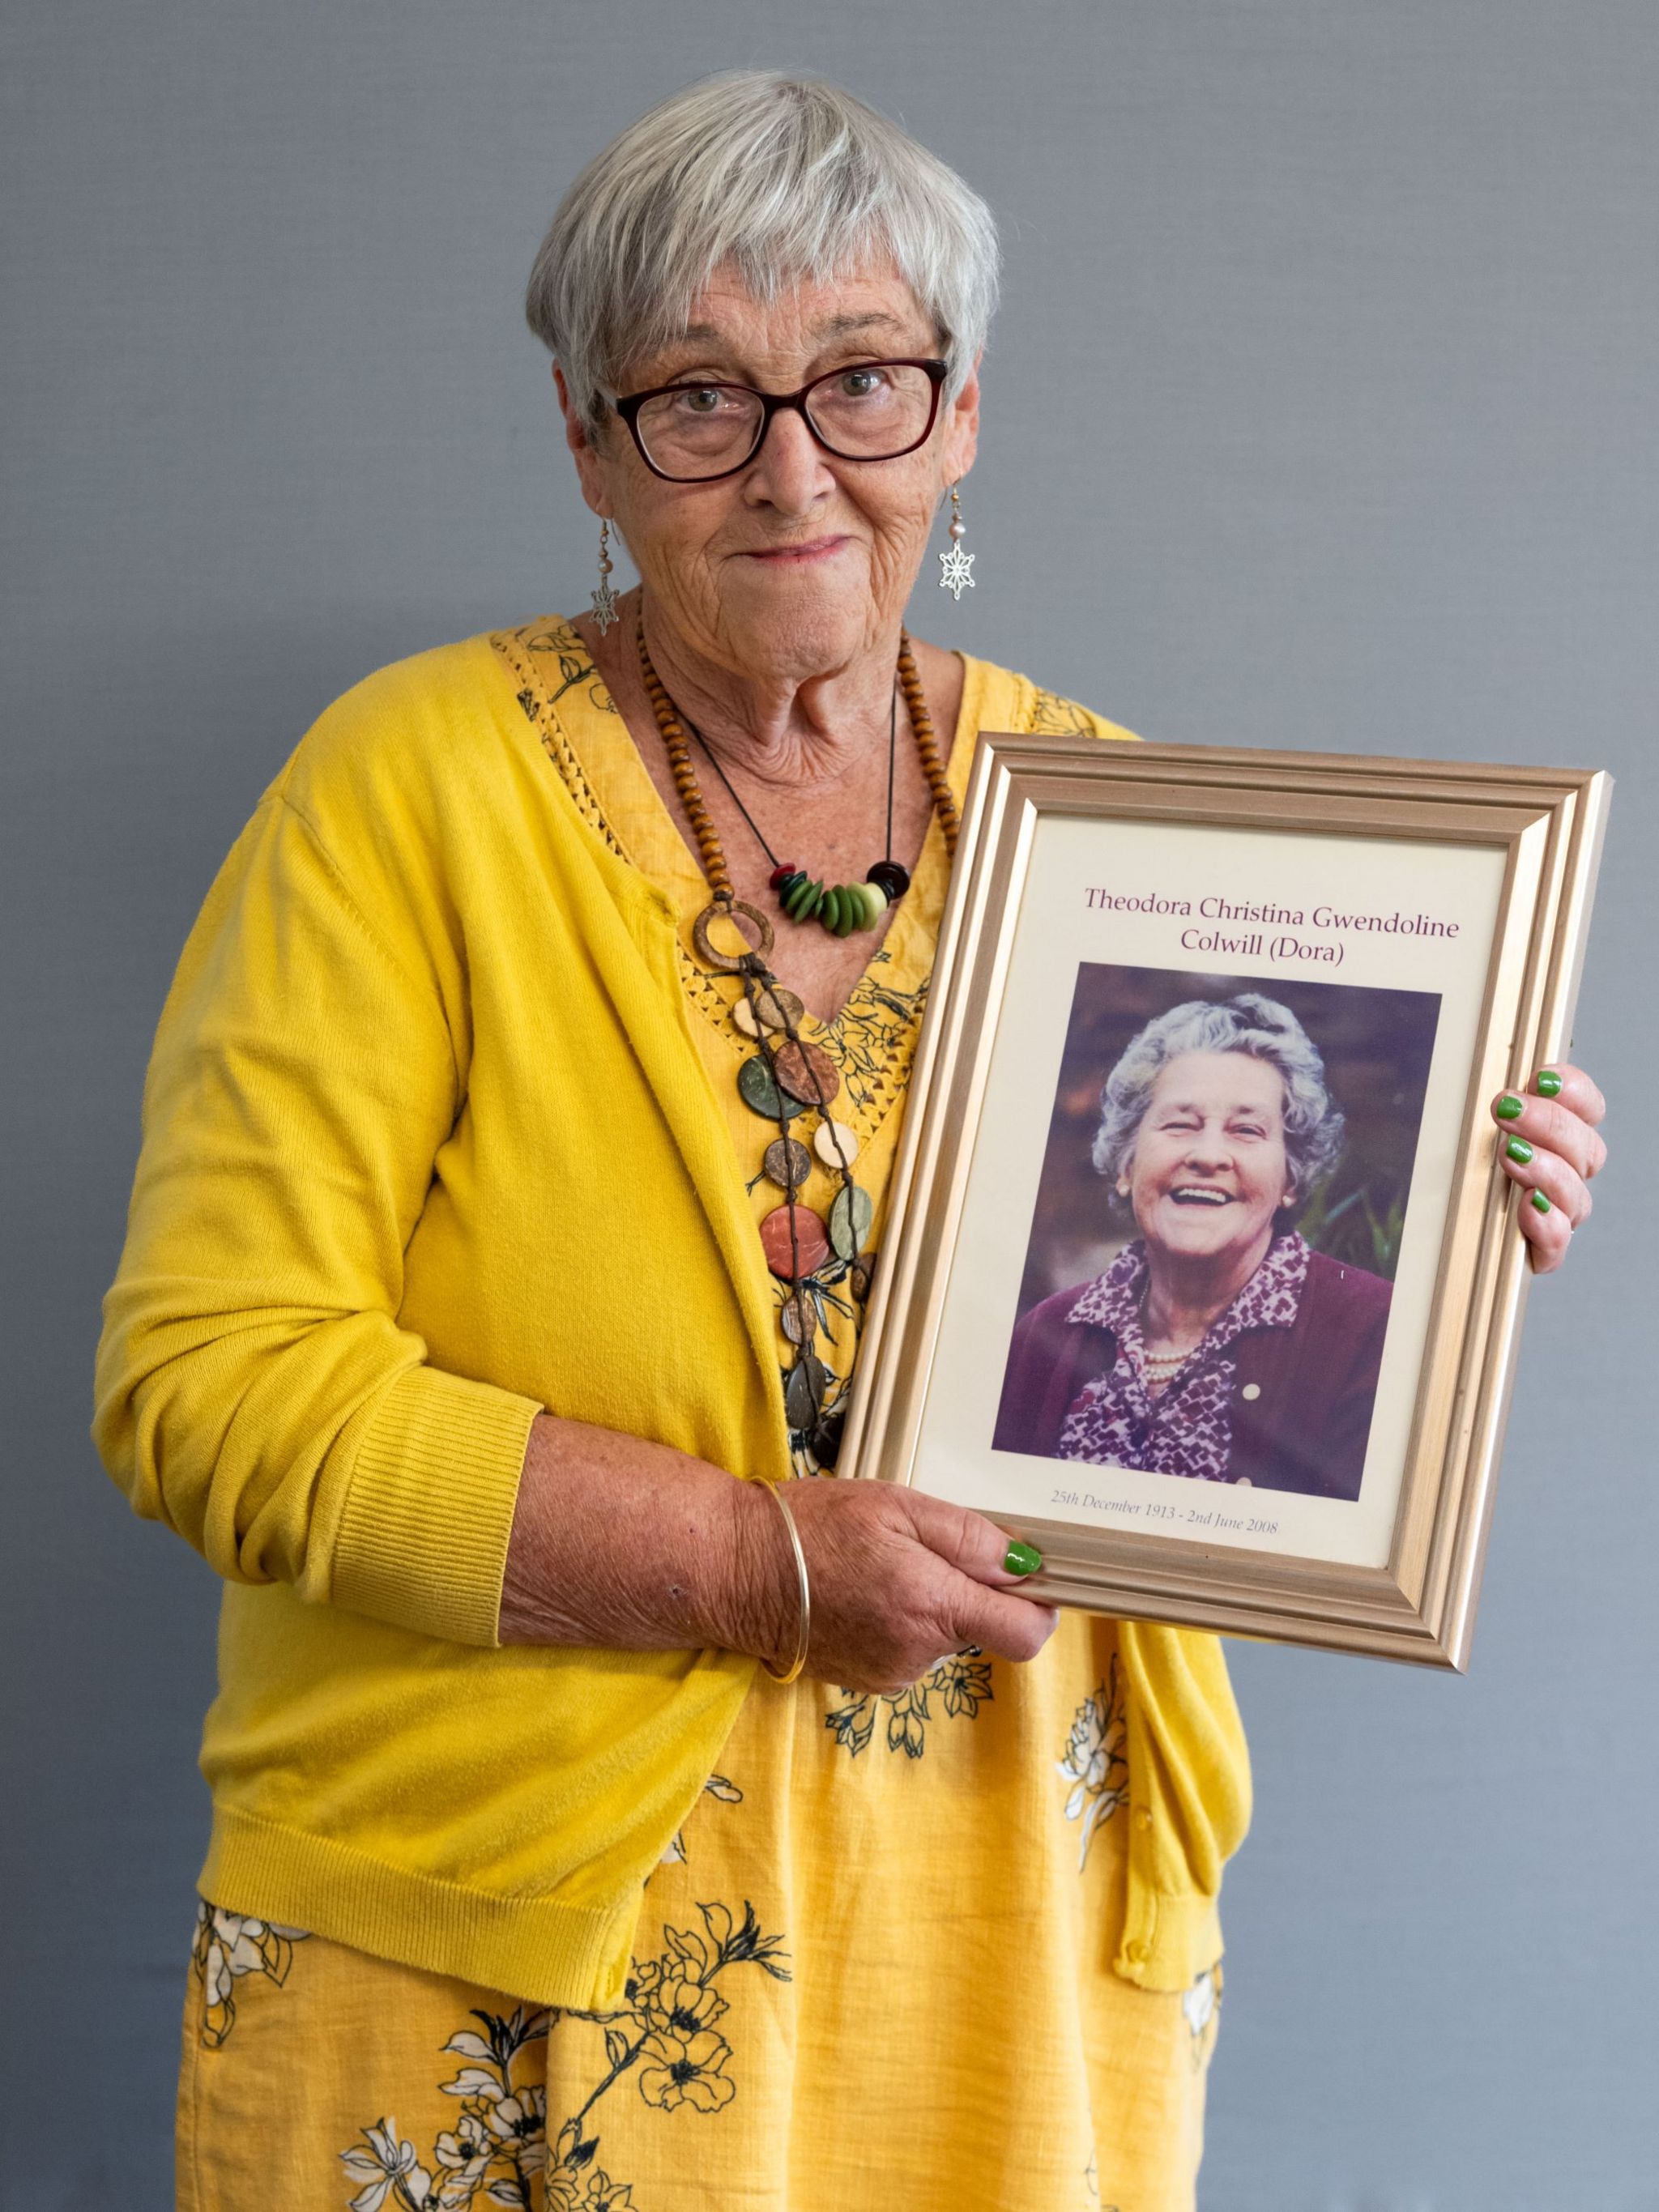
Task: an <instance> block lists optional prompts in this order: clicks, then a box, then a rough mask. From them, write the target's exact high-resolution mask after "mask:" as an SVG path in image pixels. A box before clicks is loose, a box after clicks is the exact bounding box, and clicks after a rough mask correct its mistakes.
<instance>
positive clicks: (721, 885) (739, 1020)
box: [635, 623, 958, 1467]
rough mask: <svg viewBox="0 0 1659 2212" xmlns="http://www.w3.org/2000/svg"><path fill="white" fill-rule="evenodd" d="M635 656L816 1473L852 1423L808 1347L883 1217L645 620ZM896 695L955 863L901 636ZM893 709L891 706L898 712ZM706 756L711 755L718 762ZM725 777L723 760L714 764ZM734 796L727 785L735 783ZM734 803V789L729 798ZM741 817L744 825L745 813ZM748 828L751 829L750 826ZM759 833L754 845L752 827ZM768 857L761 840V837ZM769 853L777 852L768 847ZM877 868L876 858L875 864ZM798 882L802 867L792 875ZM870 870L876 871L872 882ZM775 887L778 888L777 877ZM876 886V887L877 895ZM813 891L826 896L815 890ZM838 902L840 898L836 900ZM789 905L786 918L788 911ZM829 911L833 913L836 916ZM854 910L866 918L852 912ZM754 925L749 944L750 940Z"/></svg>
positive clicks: (861, 1283) (939, 779) (862, 1275)
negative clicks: (723, 995)
mask: <svg viewBox="0 0 1659 2212" xmlns="http://www.w3.org/2000/svg"><path fill="white" fill-rule="evenodd" d="M635 642H636V644H637V646H638V648H639V659H640V673H641V677H642V678H643V679H644V683H645V690H646V695H647V697H648V698H649V700H650V702H651V708H652V712H653V714H654V715H655V716H656V720H657V727H658V730H659V732H661V735H662V740H663V744H664V745H665V747H666V749H667V752H668V761H669V766H670V768H671V770H672V772H673V777H674V788H675V790H676V791H677V792H678V794H679V799H680V805H681V806H682V807H683V808H684V812H685V817H686V820H687V821H688V823H690V827H691V832H692V835H693V836H694V837H695V838H696V843H697V851H698V854H699V855H700V856H701V859H702V871H703V874H704V876H705V878H707V880H708V888H709V891H710V893H711V896H710V898H709V902H708V905H707V906H706V907H705V908H703V910H702V913H701V914H700V915H698V916H697V918H696V921H694V922H693V923H692V925H691V941H692V943H693V945H695V946H696V952H697V957H698V958H699V960H701V961H702V963H703V965H704V966H705V967H706V968H708V969H713V970H714V973H716V974H717V975H736V976H737V977H738V979H739V981H740V983H741V986H742V990H743V996H742V998H740V999H739V1000H738V1002H737V1004H736V1006H734V1007H733V1008H732V1019H733V1020H734V1021H735V1022H736V1024H737V1025H738V1028H739V1029H740V1030H742V1031H743V1032H744V1035H745V1036H750V1037H752V1038H753V1039H754V1041H755V1045H756V1050H755V1052H754V1053H753V1054H752V1055H751V1056H750V1058H749V1059H747V1060H744V1063H743V1065H742V1066H740V1067H739V1068H738V1092H739V1094H740V1096H741V1097H742V1098H743V1101H744V1104H745V1105H746V1106H747V1107H748V1108H749V1109H750V1111H751V1112H752V1113H755V1114H757V1115H760V1116H761V1117H762V1118H763V1120H765V1121H773V1122H775V1123H776V1125H777V1131H778V1133H777V1135H776V1137H775V1139H773V1141H772V1142H771V1143H770V1144H769V1145H768V1146H767V1148H766V1154H765V1158H764V1159H763V1162H762V1173H763V1175H764V1176H765V1177H766V1179H767V1180H768V1181H769V1182H772V1183H775V1184H776V1185H777V1187H778V1188H779V1189H781V1191H782V1193H783V1203H782V1205H781V1206H775V1207H774V1209H773V1211H772V1212H770V1213H769V1214H768V1215H767V1216H766V1218H765V1219H764V1220H763V1222H762V1223H761V1229H760V1235H761V1248H762V1249H763V1252H764V1254H765V1255H766V1264H767V1266H768V1267H769V1269H770V1270H771V1272H772V1273H773V1274H774V1275H775V1276H776V1277H777V1278H778V1279H779V1280H780V1281H781V1282H782V1283H783V1284H785V1285H787V1291H786V1294H785V1297H784V1301H783V1310H782V1315H781V1321H782V1326H783V1333H784V1334H785V1336H786V1337H787V1339H788V1340H789V1342H790V1343H791V1344H792V1345H793V1346H794V1348H795V1357H794V1361H793V1364H792V1366H791V1367H790V1369H789V1370H788V1372H787V1375H786V1376H785V1378H784V1392H783V1402H784V1413H785V1416H786V1418H787V1421H788V1423H789V1426H790V1427H791V1429H792V1430H794V1431H797V1432H799V1434H800V1435H801V1436H802V1437H804V1438H805V1442H806V1444H807V1448H808V1449H809V1450H810V1451H811V1455H812V1457H813V1459H814V1460H815V1461H816V1462H817V1464H818V1465H819V1466H820V1467H833V1466H834V1465H835V1463H836V1458H837V1456H838V1455H839V1454H840V1450H841V1433H842V1427H843V1425H844V1423H845V1418H846V1417H845V1415H844V1413H842V1411H841V1410H840V1409H839V1407H838V1408H837V1409H836V1411H834V1412H830V1411H829V1410H827V1408H826V1404H825V1394H826V1392H827V1390H828V1388H829V1383H830V1382H831V1381H832V1379H833V1378H832V1376H831V1375H830V1371H829V1368H828V1367H827V1366H826V1365H825V1364H824V1363H823V1361H822V1360H821V1359H819V1358H817V1356H816V1354H815V1352H814V1351H813V1346H814V1344H815V1342H816V1340H817V1333H818V1328H819V1323H820V1320H821V1318H822V1309H821V1307H820V1304H819V1300H820V1299H821V1297H823V1295H824V1294H825V1293H826V1292H827V1291H829V1290H831V1289H832V1288H833V1287H834V1286H835V1285H837V1284H839V1283H841V1282H843V1281H845V1282H848V1284H849V1285H850V1287H851V1290H852V1292H853V1295H854V1297H855V1298H856V1299H857V1300H858V1301H859V1303H860V1305H862V1304H864V1302H865V1301H866V1299H867V1298H868V1297H869V1295H870V1285H871V1282H872V1276H873V1271H874V1267H875V1259H874V1255H873V1254H872V1253H870V1252H868V1251H867V1250H866V1246H867V1243H868V1240H869V1236H870V1228H871V1224H872V1221H873V1219H874V1217H875V1208H874V1206H873V1205H872V1202H871V1199H870V1194H869V1193H868V1192H867V1191H866V1190H863V1189H861V1188H860V1186H859V1184H858V1183H857V1182H855V1181H854V1176H853V1162H854V1160H855V1159H856V1158H857V1157H858V1149H859V1146H858V1139H857V1137H856V1136H855V1135H854V1132H853V1131H852V1130H851V1129H850V1128H848V1127H847V1126H846V1124H845V1123H843V1122H841V1121H835V1120H834V1119H833V1118H832V1117H831V1115H830V1113H829V1108H830V1106H831V1105H832V1104H833V1103H834V1102H835V1099H836V1095H837V1093H838V1092H839V1091H840V1090H841V1074H840V1071H839V1070H838V1069H837V1068H836V1063H835V1061H834V1060H831V1059H830V1057H829V1054H828V1053H827V1052H825V1051H824V1049H823V1047H822V1046H821V1045H816V1044H813V1043H812V1042H811V1041H810V1040H809V1039H808V1038H806V1037H804V1036H802V1035H801V1034H800V1027H799V1024H800V1022H801V1019H802V1018H803V1016H804V1015H805V1011H806V1010H805V1006H804V1005H803V1004H802V1002H801V1000H799V998H797V997H796V995H795V994H794V993H793V991H788V990H786V989H785V988H784V987H783V986H782V985H781V983H780V982H779V981H778V979H777V977H776V976H775V975H774V974H773V973H772V970H771V969H770V967H769V965H768V961H769V957H770V954H771V951H772V947H773V945H774V943H775V937H774V933H773V928H772V924H771V922H770V921H769V920H768V918H767V916H766V915H763V913H762V912H761V911H760V909H759V908H758V907H753V906H750V905H749V904H748V903H747V902H746V901H744V900H743V899H740V898H738V896H737V893H736V892H735V890H733V888H732V877H731V872H730V871H729V870H728V868H727V867H726V851H725V848H724V847H723V845H722V844H721V842H720V832H719V830H718V829H716V828H715V827H714V817H712V816H711V815H710V813H709V811H708V806H707V805H705V803H704V800H703V796H702V790H701V789H700V787H699V786H698V783H697V776H696V769H695V768H694V766H693V765H692V759H691V747H690V741H689V740H688V738H687V736H686V725H685V722H684V717H683V716H682V715H681V714H680V713H679V711H678V708H676V707H675V705H674V702H673V701H672V700H671V698H670V697H669V696H668V693H667V691H666V690H665V689H664V686H663V684H662V681H661V679H660V678H659V676H658V674H657V671H656V670H655V669H654V668H653V666H652V665H651V655H650V653H649V651H648V650H647V646H646V642H645V627H644V624H643V623H641V624H640V625H639V627H638V629H636V631H635ZM898 674H899V688H900V690H902V692H903V694H904V703H905V706H906V708H907V709H908V713H909V717H910V726H911V729H912V731H913V732H914V733H915V740H916V748H917V750H918V752H919V753H920V754H921V764H922V772H923V774H924V775H925V776H926V777H927V787H928V789H929V791H930V793H932V795H933V810H934V811H935V813H936V814H937V815H938V816H939V826H940V828H941V829H943V830H944V833H945V848H946V850H947V851H948V852H949V853H950V854H951V855H952V856H953V857H954V855H955V853H956V848H957V829H958V819H957V805H956V800H955V798H954V797H953V795H952V793H951V787H950V785H949V783H948V782H947V781H946V779H945V765H944V763H943V762H942V760H941V759H940V758H939V744H938V741H937V739H936V738H934V735H933V719H932V717H931V715H930V714H928V711H927V700H926V698H925V697H924V696H923V693H922V689H921V678H920V676H919V675H918V674H917V672H916V665H915V655H914V653H912V652H911V649H910V641H909V639H908V637H907V636H904V635H902V634H901V638H900V644H899V665H898ZM895 712H896V710H895ZM888 736H889V769H890V770H891V760H892V739H893V730H892V727H891V726H890V728H889V732H888ZM710 757H711V759H712V757H713V756H712V755H711V756H710ZM715 766H716V769H717V771H718V766H719V764H718V763H715ZM727 788H728V789H730V786H729V785H728V786H727ZM732 798H733V799H734V800H735V799H736V798H737V794H736V793H735V792H733V793H732ZM744 819H745V820H747V819H748V817H747V815H746V813H745V815H744ZM890 823H891V775H890V778H889V824H890ZM750 828H751V829H753V828H754V824H753V823H750ZM755 834H756V836H757V838H759V836H760V833H759V831H758V830H757V831H756V833H755ZM888 836H889V858H890V848H891V827H890V826H889V833H888ZM760 842H761V846H762V849H763V851H764V850H766V845H765V840H764V839H763V838H762V839H761V840H760ZM767 857H768V858H769V859H770V858H771V857H772V856H771V854H770V853H769V852H768V854H767ZM890 865H891V866H892V868H893V872H894V873H895V874H896V875H897V876H899V877H902V878H903V881H902V884H901V885H900V886H899V890H897V891H896V893H895V894H894V896H902V891H903V890H905V889H908V884H909V877H908V874H907V873H906V872H905V871H904V870H903V869H902V868H901V867H898V866H897V864H896V863H891V862H890ZM877 866H878V867H879V866H882V864H881V863H879V862H878V864H877ZM790 873H796V874H801V876H802V880H803V881H805V875H804V872H800V871H791V872H790ZM871 875H872V878H873V877H874V875H875V870H874V869H872V871H871ZM773 888H774V889H775V890H777V889H778V888H779V884H778V881H777V879H776V873H775V879H774V884H773ZM834 888H835V890H836V893H841V892H843V891H845V892H847V893H848V896H849V897H851V896H854V895H855V894H861V893H862V892H864V891H865V890H868V889H870V888H872V886H871V884H858V885H854V886H852V887H850V888H849V887H848V886H846V885H836V886H835V887H834ZM876 888H877V889H878V890H880V888H881V887H880V886H879V885H878V886H876ZM814 889H815V890H817V891H819V892H822V890H823V886H822V885H821V884H819V885H816V886H814ZM889 903H890V901H889V899H888V897H887V896H882V902H881V906H880V907H878V908H875V909H874V912H873V913H872V915H871V918H870V920H869V921H865V920H864V919H863V918H862V915H861V913H860V918H859V919H858V920H856V921H852V922H849V923H848V927H846V928H842V927H839V926H838V925H839V922H840V920H841V915H840V914H838V913H836V916H835V920H833V921H830V920H828V919H826V917H825V916H824V915H823V912H822V911H821V910H819V909H814V910H813V911H812V912H811V913H810V914H809V913H805V912H803V913H800V914H798V915H796V916H795V917H794V918H796V919H799V920H806V919H817V920H820V921H823V922H824V926H825V927H829V928H833V929H834V930H835V932H836V934H837V935H840V936H846V935H848V934H849V933H850V932H851V930H852V929H854V928H858V927H864V928H868V927H872V926H873V922H874V921H875V919H876V918H877V917H878V915H880V913H881V912H882V911H883V910H884V908H885V907H886V906H887V905H888V904H889ZM837 905H839V900H837ZM785 910H786V911H789V910H790V909H789V908H788V905H787V902H786V908H785ZM831 911H832V913H833V912H834V911H835V909H833V908H832V910H831ZM854 911H855V912H857V911H859V909H858V908H854ZM718 921H726V922H730V923H731V924H732V927H735V928H736V929H737V930H738V934H739V935H740V936H741V937H742V938H743V939H744V944H745V950H744V951H742V952H740V953H729V952H722V951H720V948H719V947H718V946H717V945H715V944H714V942H713V940H712V939H711V938H710V935H709V931H710V928H711V927H712V926H713V925H714V923H715V922H718ZM751 929H752V931H753V933H754V942H753V944H752V945H750V944H749V942H748V939H749V934H750V930H751ZM809 1111H811V1112H816V1113H817V1116H818V1126H817V1129H816V1131H815V1132H814V1134H813V1141H812V1151H811V1152H809V1151H808V1150H807V1147H806V1146H805V1144H803V1143H802V1142H801V1140H800V1139H799V1137H798V1136H796V1135H795V1134H794V1133H793V1130H792V1128H791V1126H790V1125H791V1123H792V1122H793V1121H794V1120H795V1119H796V1118H797V1116H799V1115H803V1114H805V1113H807V1112H809ZM812 1152H816V1153H817V1157H818V1158H819V1159H820V1160H821V1161H822V1162H823V1164H824V1166H825V1167H827V1168H828V1169H829V1170H830V1172H831V1173H832V1174H834V1175H836V1176H838V1177H839V1179H840V1186H841V1187H840V1188H839V1189H838V1190H837V1192H836V1197H835V1200H834V1202H833V1204H832V1205H831V1206H830V1208H829V1218H828V1219H827V1220H826V1219H825V1218H823V1216H822V1215H821V1214H819V1213H817V1212H814V1210H813V1209H812V1208H811V1206H804V1205H802V1204H800V1203H799V1199H798V1196H797V1194H798V1193H799V1191H800V1189H801V1188H803V1186H804V1185H805V1182H806V1180H807V1177H808V1176H810V1175H811V1171H812Z"/></svg>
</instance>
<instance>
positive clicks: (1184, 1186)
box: [1170, 1182, 1233, 1206]
mask: <svg viewBox="0 0 1659 2212" xmlns="http://www.w3.org/2000/svg"><path fill="white" fill-rule="evenodd" d="M1170 1200H1171V1201H1172V1203H1173V1204H1175V1205H1176V1206H1231V1204H1232V1202H1233V1200H1232V1193H1231V1191H1226V1190H1213V1189H1212V1188H1210V1186H1209V1185H1208V1184H1207V1183H1198V1182H1182V1183H1177V1184H1176V1187H1175V1188H1174V1189H1173V1190H1172V1191H1171V1192H1170Z"/></svg>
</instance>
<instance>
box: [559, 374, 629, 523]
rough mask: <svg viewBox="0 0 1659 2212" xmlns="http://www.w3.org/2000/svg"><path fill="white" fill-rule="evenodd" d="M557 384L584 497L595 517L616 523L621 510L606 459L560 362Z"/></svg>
mask: <svg viewBox="0 0 1659 2212" xmlns="http://www.w3.org/2000/svg"><path fill="white" fill-rule="evenodd" d="M553 385H554V389H555V390H556V392H557V393H558V395H559V412H560V414H561V415H562V416H563V417H564V442H565V444H566V445H567V446H568V447H569V448H570V453H571V458H572V459H574V462H575V464H576V475H577V477H578V479H579V480H580V484H581V488H582V497H583V498H584V499H585V500H586V501H587V504H588V506H589V507H591V508H592V510H593V513H595V514H598V515H601V516H603V517H604V518H605V520H615V518H616V512H617V510H616V507H615V505H614V503H613V502H612V501H611V492H610V486H609V484H608V483H607V481H606V468H605V459H604V456H603V455H602V454H601V453H600V452H599V447H597V446H596V445H595V444H594V442H593V428H592V424H591V423H590V422H588V421H587V420H586V417H585V416H583V414H582V412H581V410H580V408H579V407H578V406H577V405H576V404H575V403H574V400H573V399H572V398H571V397H570V386H568V384H567V383H566V382H565V380H564V371H563V370H562V368H560V367H559V364H558V362H554V364H553Z"/></svg>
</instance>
